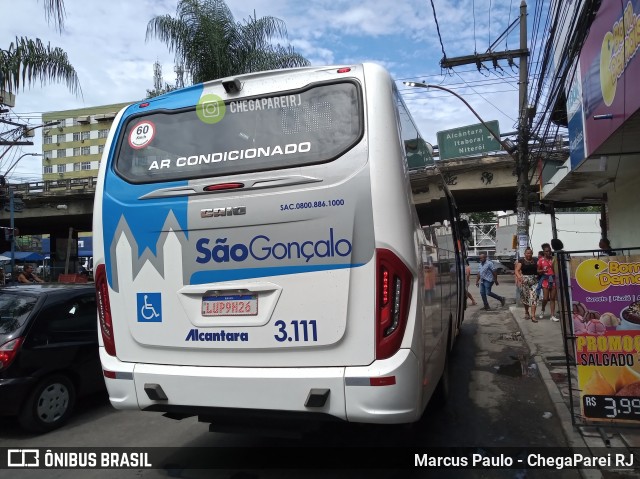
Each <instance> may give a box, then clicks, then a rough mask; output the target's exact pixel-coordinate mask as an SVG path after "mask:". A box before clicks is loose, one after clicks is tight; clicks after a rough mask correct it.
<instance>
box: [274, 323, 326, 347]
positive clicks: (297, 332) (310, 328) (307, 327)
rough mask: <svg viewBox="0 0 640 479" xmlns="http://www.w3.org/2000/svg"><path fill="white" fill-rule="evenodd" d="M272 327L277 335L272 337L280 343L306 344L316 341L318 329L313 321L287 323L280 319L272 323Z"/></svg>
mask: <svg viewBox="0 0 640 479" xmlns="http://www.w3.org/2000/svg"><path fill="white" fill-rule="evenodd" d="M274 326H275V327H276V328H278V334H274V336H273V337H274V338H276V341H278V342H280V343H281V342H283V341H293V342H299V341H304V342H307V341H317V340H318V329H317V327H316V320H315V319H312V320H310V321H307V320H302V321H290V322H289V323H286V322H284V321H282V320H281V319H280V320H278V321H276V322H275V323H274Z"/></svg>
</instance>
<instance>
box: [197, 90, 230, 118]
mask: <svg viewBox="0 0 640 479" xmlns="http://www.w3.org/2000/svg"><path fill="white" fill-rule="evenodd" d="M226 109H227V107H226V106H225V104H224V101H223V100H222V98H220V97H219V96H218V95H214V94H208V95H203V96H202V97H201V98H200V100H199V101H198V104H197V105H196V113H197V114H198V118H200V120H201V121H202V122H204V123H209V124H213V123H218V122H219V121H220V120H222V119H223V118H224V114H225V111H226Z"/></svg>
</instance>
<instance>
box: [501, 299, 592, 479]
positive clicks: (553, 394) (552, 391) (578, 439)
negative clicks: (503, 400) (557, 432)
mask: <svg viewBox="0 0 640 479" xmlns="http://www.w3.org/2000/svg"><path fill="white" fill-rule="evenodd" d="M518 309H520V308H518V307H516V306H510V307H509V311H510V312H511V315H512V316H513V319H514V321H515V322H516V324H517V325H518V329H519V330H520V333H521V334H522V337H523V338H524V342H525V343H526V344H527V347H528V348H529V350H530V351H531V352H532V353H533V359H534V361H535V363H536V366H537V367H538V371H540V377H541V378H542V381H543V382H544V385H545V388H546V389H547V393H548V394H549V398H550V399H551V402H552V403H553V407H554V409H555V413H556V415H557V417H558V418H559V419H560V425H561V427H562V432H563V433H564V436H565V439H566V440H567V445H568V446H569V447H571V448H584V449H589V447H588V446H587V443H586V442H585V441H584V438H583V437H582V436H581V435H580V434H578V433H577V432H576V430H575V429H574V427H573V423H572V421H571V411H569V407H568V406H567V403H566V402H565V400H564V398H563V397H562V394H561V393H560V390H559V389H558V386H557V385H556V383H555V382H554V381H553V379H552V378H551V373H550V372H549V368H547V365H546V363H545V362H544V358H543V357H542V356H540V355H539V354H537V350H538V348H537V347H536V345H535V343H534V342H533V341H531V338H530V337H529V335H528V333H527V331H525V329H524V328H522V326H521V325H520V321H518V317H517V314H516V311H517V310H518ZM578 472H579V473H580V476H581V477H582V478H583V479H600V478H602V473H601V472H600V470H597V469H578Z"/></svg>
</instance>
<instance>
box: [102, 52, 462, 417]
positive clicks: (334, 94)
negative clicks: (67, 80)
mask: <svg viewBox="0 0 640 479" xmlns="http://www.w3.org/2000/svg"><path fill="white" fill-rule="evenodd" d="M423 143H424V142H423V140H422V138H421V137H420V135H419V133H418V131H417V129H416V127H415V125H414V124H413V121H412V120H411V117H410V115H409V112H408V110H407V109H406V107H405V105H404V103H403V102H402V99H401V97H400V94H399V93H398V91H397V89H396V86H395V84H394V81H393V80H392V78H391V77H390V76H389V74H388V73H387V72H386V71H385V70H384V69H383V68H381V67H379V66H377V65H373V64H363V65H354V66H345V67H323V68H317V67H315V68H314V67H310V68H301V69H291V70H280V71H270V72H262V73H253V74H247V75H241V76H238V77H236V78H227V79H224V80H216V81H211V82H207V83H205V84H200V85H195V86H192V87H189V88H185V89H183V90H179V91H175V92H172V93H169V94H167V95H164V96H161V97H158V98H154V99H151V100H148V101H145V102H142V103H139V104H134V105H131V106H129V107H128V108H125V109H124V110H123V111H121V112H120V113H119V114H118V116H117V118H116V120H115V122H114V125H113V128H112V129H111V132H110V134H109V138H108V140H107V144H106V147H105V153H104V157H103V160H102V162H101V165H100V173H99V178H98V187H97V191H96V201H95V211H94V262H95V280H96V288H97V293H98V301H99V325H100V330H101V337H100V358H101V361H102V366H103V369H104V376H105V380H106V383H107V388H108V391H109V396H110V399H111V403H112V404H113V405H114V406H115V407H116V408H118V409H141V410H144V411H162V412H165V413H167V415H169V416H171V417H174V418H180V417H187V416H194V415H195V416H198V417H199V418H200V420H201V421H206V422H212V423H213V424H214V425H215V423H216V421H222V422H225V421H226V422H229V418H233V421H236V420H237V421H241V420H243V419H248V418H251V420H252V421H256V420H257V419H258V418H265V420H267V419H268V418H270V417H278V418H279V417H290V418H293V419H297V418H299V417H302V416H305V415H306V416H309V415H310V416H311V419H312V420H315V419H336V418H337V419H340V420H344V421H350V422H362V423H386V424H392V423H411V422H415V421H417V420H418V419H419V418H420V417H421V415H422V413H423V411H424V409H425V407H426V405H427V403H428V401H429V399H430V398H431V396H432V395H433V394H434V392H435V391H436V386H437V385H438V383H439V381H440V379H441V377H443V372H445V370H446V364H447V356H448V353H449V351H450V349H451V347H452V345H453V342H454V339H455V335H456V332H457V330H458V328H459V326H460V323H461V321H462V313H463V311H462V310H463V308H462V304H463V302H462V301H463V298H464V287H463V274H462V269H461V264H462V261H461V260H460V257H461V255H460V253H461V252H460V250H459V249H460V248H459V245H460V241H459V239H460V238H459V235H457V231H458V224H457V222H456V221H455V220H456V215H455V206H454V204H453V200H452V197H451V196H450V194H449V192H448V190H447V188H446V186H445V185H444V183H443V182H442V181H441V177H440V175H439V174H438V175H437V178H439V179H438V181H437V183H438V184H437V185H435V186H434V187H432V188H431V197H432V200H431V201H430V202H429V203H427V204H423V205H421V207H420V211H419V212H417V211H416V208H415V206H414V205H413V202H412V191H411V187H410V184H409V171H408V168H407V165H406V158H407V156H408V155H415V154H417V153H416V152H423V154H428V153H424V152H427V149H426V148H422V147H421V146H422V145H423ZM430 163H431V164H433V160H430ZM418 213H419V214H418ZM419 217H420V218H419ZM423 227H424V229H423ZM443 229H444V230H446V231H448V232H449V233H448V234H446V235H445V236H444V237H443V236H442V235H441V233H439V235H438V234H436V232H437V231H440V232H442V231H443ZM443 238H444V239H443ZM444 377H445V379H446V375H444ZM441 384H444V383H443V382H441ZM441 389H444V387H442V388H441Z"/></svg>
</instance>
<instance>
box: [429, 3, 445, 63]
mask: <svg viewBox="0 0 640 479" xmlns="http://www.w3.org/2000/svg"><path fill="white" fill-rule="evenodd" d="M431 9H432V10H433V19H434V20H435V22H436V30H437V31H438V39H439V40H440V48H442V56H443V57H444V58H447V54H446V53H445V52H444V45H443V43H442V35H440V25H439V24H438V17H437V16H436V7H435V5H434V4H433V0H431Z"/></svg>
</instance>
